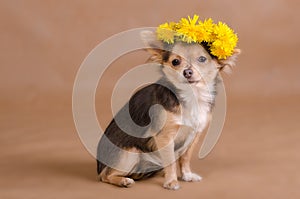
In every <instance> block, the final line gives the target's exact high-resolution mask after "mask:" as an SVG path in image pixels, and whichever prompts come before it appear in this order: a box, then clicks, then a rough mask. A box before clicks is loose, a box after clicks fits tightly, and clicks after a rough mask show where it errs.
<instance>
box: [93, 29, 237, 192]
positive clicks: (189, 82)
mask: <svg viewBox="0 0 300 199" xmlns="http://www.w3.org/2000/svg"><path fill="white" fill-rule="evenodd" d="M141 38H142V40H143V41H144V43H145V44H146V47H147V48H146V49H147V51H148V52H149V53H150V54H151V56H150V58H149V60H148V62H153V63H157V64H159V65H160V67H161V74H162V77H161V79H160V80H159V81H157V82H156V83H153V84H150V85H147V86H145V87H143V88H141V89H140V90H138V91H137V92H136V93H135V94H134V95H133V96H132V97H131V98H130V100H129V102H128V103H127V104H126V105H125V106H124V107H123V108H122V109H121V110H120V112H119V113H118V114H117V115H116V116H115V118H114V119H113V120H112V121H111V122H110V124H109V125H108V127H107V128H106V130H105V132H104V135H103V136H102V137H101V139H100V141H99V144H98V148H97V173H98V178H99V180H100V181H103V182H106V183H110V184H113V185H117V186H120V187H130V186H132V185H133V184H134V183H135V180H140V179H144V178H148V177H150V176H153V175H154V174H156V173H158V172H161V171H162V172H163V173H164V183H163V187H164V188H166V189H170V190H177V189H179V188H180V185H179V182H178V177H177V171H176V170H177V162H178V163H179V168H180V174H181V179H182V180H183V181H189V182H197V181H200V180H201V176H200V175H198V174H196V173H193V172H192V170H191V167H190V161H191V156H192V152H193V149H194V147H195V145H196V143H197V141H198V140H199V137H200V135H201V133H202V132H203V131H204V129H205V128H206V126H207V124H208V123H209V121H210V118H211V113H212V109H213V106H214V100H215V96H216V86H217V83H218V82H219V79H220V72H221V71H226V70H228V69H231V68H232V67H233V66H234V65H235V62H236V58H237V56H238V54H240V50H239V49H235V50H234V51H233V54H232V55H231V56H230V57H228V58H227V59H221V60H220V59H217V58H216V57H215V56H213V55H212V54H211V53H210V51H209V48H208V46H207V45H206V44H205V43H201V44H199V43H185V42H180V41H178V42H175V43H174V44H166V43H163V42H162V41H159V40H158V39H157V38H156V36H155V33H154V32H151V31H143V32H142V33H141ZM156 105H158V107H156V108H153V107H155V106H156ZM126 113H128V115H127V116H126ZM124 117H130V119H131V120H132V121H133V122H132V123H130V124H129V123H127V122H123V123H122V119H124ZM127 119H128V118H127ZM117 120H119V122H118V121H117ZM120 121H121V122H120ZM119 123H120V125H121V127H120V125H119ZM139 127H141V129H139V130H136V128H139ZM134 131H136V132H135V133H132V132H134Z"/></svg>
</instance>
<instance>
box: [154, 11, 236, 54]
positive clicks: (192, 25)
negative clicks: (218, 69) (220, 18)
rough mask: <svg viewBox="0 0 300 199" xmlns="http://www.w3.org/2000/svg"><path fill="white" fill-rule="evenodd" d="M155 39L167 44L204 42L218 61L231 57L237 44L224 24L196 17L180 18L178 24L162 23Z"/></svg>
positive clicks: (232, 34) (231, 32) (232, 32)
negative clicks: (176, 41)
mask: <svg viewBox="0 0 300 199" xmlns="http://www.w3.org/2000/svg"><path fill="white" fill-rule="evenodd" d="M156 32H157V38H158V39H159V40H162V41H164V42H166V43H168V44H173V43H174V42H175V40H178V41H182V42H186V43H202V42H206V43H207V44H208V46H209V49H210V53H211V54H212V55H214V56H216V57H217V58H218V59H226V58H227V57H229V56H231V55H232V53H233V50H234V48H235V47H236V44H237V42H238V37H237V35H236V34H235V33H234V31H233V30H232V29H231V28H229V27H228V26H227V25H226V24H225V23H222V22H219V23H218V24H215V23H214V22H213V20H212V19H211V18H209V19H206V20H204V21H203V22H202V21H200V20H199V16H198V15H194V16H193V18H191V17H190V16H188V18H182V19H180V21H179V22H178V23H174V22H171V23H164V24H161V25H160V26H159V27H158V28H157V31H156Z"/></svg>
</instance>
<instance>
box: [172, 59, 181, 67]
mask: <svg viewBox="0 0 300 199" xmlns="http://www.w3.org/2000/svg"><path fill="white" fill-rule="evenodd" d="M179 64H180V60H179V59H173V61H172V65H173V66H178V65H179Z"/></svg>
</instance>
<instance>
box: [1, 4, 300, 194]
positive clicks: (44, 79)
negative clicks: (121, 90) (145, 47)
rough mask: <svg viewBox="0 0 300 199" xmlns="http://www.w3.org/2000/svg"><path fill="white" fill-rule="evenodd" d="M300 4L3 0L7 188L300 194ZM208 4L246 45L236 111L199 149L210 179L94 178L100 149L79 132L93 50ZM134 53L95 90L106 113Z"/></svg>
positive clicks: (234, 88)
mask: <svg viewBox="0 0 300 199" xmlns="http://www.w3.org/2000/svg"><path fill="white" fill-rule="evenodd" d="M299 9H300V4H299V2H297V1H292V0H266V1H260V0H252V1H237V0H236V1H234V0H228V1H217V0H210V1H204V0H203V1H200V0H199V1H196V0H195V1H191V0H182V1H177V0H176V1H138V0H131V1H121V0H120V1H116V0H109V1H84V0H77V1H75V0H74V1H72V0H69V1H66V0H60V1H58V0H57V1H56V0H55V1H50V0H49V1H48V0H47V1H38V0H36V1H32V0H27V1H25V0H24V1H14V0H2V1H1V2H0V81H1V84H0V91H1V97H0V110H1V115H0V197H1V198H92V197H93V198H183V197H185V198H187V197H188V198H223V199H225V198H231V199H232V198H272V199H275V198H299V197H300V192H299V186H300V173H299V166H300V155H299V150H300V145H299V140H300V134H299V128H300V124H299V113H300V107H299V100H300V80H299V77H298V76H299V73H300V69H299V67H300V66H299V52H300V39H299V35H300V25H299V21H300V15H299ZM194 13H195V14H198V15H200V17H201V18H202V19H204V18H207V17H212V18H213V19H214V20H215V21H218V20H222V21H224V22H226V23H228V24H229V25H230V26H231V27H233V28H234V30H235V31H236V32H237V33H238V35H239V38H240V42H239V44H238V45H239V47H240V48H241V49H242V50H243V54H242V55H241V56H240V59H239V61H238V66H237V67H236V68H235V71H234V73H233V74H232V75H231V76H228V75H225V77H224V79H225V85H226V88H227V96H228V112H227V119H226V123H225V127H224V130H223V133H222V136H221V139H220V141H219V142H218V144H217V146H216V148H215V149H214V150H213V152H212V153H211V154H210V155H209V156H208V157H207V158H205V159H203V160H199V159H197V157H196V154H195V156H194V159H193V167H194V170H195V171H196V172H198V173H200V174H201V175H202V176H203V177H204V180H203V181H202V182H200V183H194V184H192V183H184V182H182V183H181V185H182V188H181V189H180V190H179V191H177V192H172V191H167V190H164V189H162V188H161V186H160V185H161V183H162V182H163V178H161V177H156V178H153V179H150V180H145V181H141V182H138V183H137V184H136V185H135V186H134V187H133V188H131V189H120V188H117V187H114V186H111V185H107V184H103V183H98V182H97V181H96V164H95V160H94V159H93V158H92V157H91V156H90V155H89V153H88V152H87V151H86V150H85V148H84V147H83V145H82V144H81V142H80V139H79V137H78V136H77V133H76V130H75V127H74V123H73V119H72V109H71V96H72V86H73V82H74V79H75V75H76V72H77V70H78V69H79V66H80V64H81V62H82V61H83V59H84V58H85V56H86V55H87V54H88V53H89V52H90V51H91V50H92V49H93V48H94V47H95V46H96V45H97V44H98V43H99V42H101V41H103V40H104V39H106V38H108V37H109V36H111V35H113V34H116V33H118V32H120V31H124V30H127V29H130V28H137V27H144V26H157V25H158V24H160V23H163V22H165V21H172V20H174V21H176V20H179V19H180V18H181V17H185V16H187V15H193V14H194ZM137 54H138V55H140V56H136V54H129V55H128V56H127V57H126V56H125V57H124V58H122V59H120V60H118V61H117V62H115V63H114V64H113V65H112V67H111V69H110V70H109V71H107V73H106V75H105V77H104V79H103V82H102V84H101V85H99V90H98V92H97V111H98V116H99V120H100V122H101V123H102V124H104V125H106V124H107V123H108V122H109V120H110V119H111V113H110V109H109V103H110V101H109V100H110V93H111V88H112V86H113V85H114V82H115V81H116V80H117V79H118V77H119V76H120V75H121V74H123V73H124V72H126V71H127V70H128V69H129V68H131V67H132V66H134V65H136V64H141V63H143V62H144V61H145V59H146V57H147V54H146V53H144V52H140V53H137Z"/></svg>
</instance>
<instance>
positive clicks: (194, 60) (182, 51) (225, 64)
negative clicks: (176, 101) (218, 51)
mask: <svg viewBox="0 0 300 199" xmlns="http://www.w3.org/2000/svg"><path fill="white" fill-rule="evenodd" d="M141 36H142V40H143V41H144V42H145V44H146V47H147V50H148V51H149V52H150V53H151V57H150V59H149V61H151V62H157V63H159V64H161V65H162V67H163V69H162V71H163V73H164V74H165V76H166V77H167V78H168V79H169V80H170V81H171V82H173V83H184V84H185V83H188V84H191V85H193V84H195V85H199V84H207V83H210V82H213V81H214V80H215V79H216V76H217V75H218V73H219V72H220V71H225V72H228V71H231V69H232V67H233V66H234V65H235V61H236V58H237V56H238V54H240V50H239V49H235V50H234V52H233V54H232V56H230V57H227V58H226V59H222V60H219V59H217V58H216V57H215V56H213V55H211V54H210V52H209V48H208V47H207V46H205V45H201V44H198V43H190V44H189V43H185V42H175V43H174V44H166V43H164V42H162V41H159V40H157V38H156V35H155V33H153V32H151V31H143V32H142V33H141Z"/></svg>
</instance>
